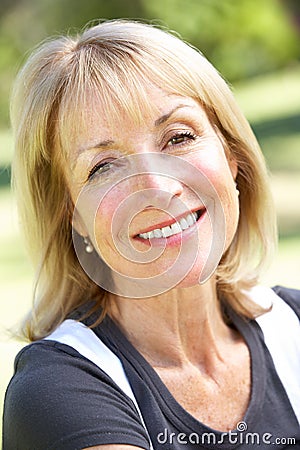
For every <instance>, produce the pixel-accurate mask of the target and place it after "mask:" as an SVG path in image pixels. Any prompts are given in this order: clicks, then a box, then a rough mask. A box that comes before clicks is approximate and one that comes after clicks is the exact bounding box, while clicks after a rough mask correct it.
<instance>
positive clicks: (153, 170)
mask: <svg viewBox="0 0 300 450" xmlns="http://www.w3.org/2000/svg"><path fill="white" fill-rule="evenodd" d="M170 172H171V170H168V167H166V165H165V164H164V163H163V161H162V160H159V159H158V158H157V157H152V156H151V155H147V156H145V155H143V158H142V160H140V161H139V167H138V175H137V177H136V180H135V181H136V190H138V191H139V193H140V195H141V196H142V197H143V199H144V202H145V204H147V206H153V207H160V208H167V207H168V206H169V205H170V202H171V200H172V199H173V198H174V197H176V198H180V196H181V195H182V193H183V190H184V186H183V184H182V182H181V181H180V180H179V179H178V178H176V177H174V176H172V175H171V174H170ZM140 198H141V197H140ZM144 202H143V203H144Z"/></svg>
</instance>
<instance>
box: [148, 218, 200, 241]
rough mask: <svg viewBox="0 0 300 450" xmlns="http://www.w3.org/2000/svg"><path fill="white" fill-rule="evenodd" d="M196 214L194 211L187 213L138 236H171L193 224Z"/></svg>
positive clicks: (151, 237) (195, 220) (150, 237)
mask: <svg viewBox="0 0 300 450" xmlns="http://www.w3.org/2000/svg"><path fill="white" fill-rule="evenodd" d="M197 218H198V215H197V213H196V212H193V213H190V214H188V215H187V216H186V217H183V218H182V219H180V221H179V222H174V223H172V225H171V226H168V227H163V228H156V229H155V230H153V231H149V232H148V233H141V234H139V237H141V238H142V239H153V238H162V237H164V238H167V237H169V236H173V235H174V234H178V233H181V231H183V230H186V229H187V228H189V227H191V226H192V225H194V223H196V222H197Z"/></svg>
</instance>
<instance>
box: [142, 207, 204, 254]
mask: <svg viewBox="0 0 300 450" xmlns="http://www.w3.org/2000/svg"><path fill="white" fill-rule="evenodd" d="M206 214H207V211H206V209H205V210H203V212H202V213H201V215H200V217H199V219H198V220H197V222H195V223H194V224H193V225H192V226H190V227H189V228H186V230H182V231H181V233H177V234H173V236H169V237H166V238H165V237H162V238H152V239H143V238H140V237H138V236H136V237H135V238H134V239H135V240H137V241H139V242H143V244H145V245H148V246H149V247H169V246H172V247H173V246H176V245H179V244H182V243H183V242H184V241H185V240H186V239H188V238H189V236H190V234H191V233H194V232H195V229H196V228H197V227H198V226H200V225H201V223H202V222H203V221H204V219H205V217H206Z"/></svg>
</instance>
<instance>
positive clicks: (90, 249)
mask: <svg viewBox="0 0 300 450" xmlns="http://www.w3.org/2000/svg"><path fill="white" fill-rule="evenodd" d="M83 242H84V243H85V251H86V252H87V253H92V252H93V250H94V247H93V246H92V243H91V241H90V240H89V238H88V237H85V238H83Z"/></svg>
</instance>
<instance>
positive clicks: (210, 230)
mask: <svg viewBox="0 0 300 450" xmlns="http://www.w3.org/2000/svg"><path fill="white" fill-rule="evenodd" d="M147 98H148V104H147V107H145V108H144V110H143V108H142V111H141V112H142V117H143V120H142V121H137V120H134V119H133V118H132V117H129V115H128V114H125V112H122V111H119V114H118V117H110V116H109V115H107V114H106V111H105V109H104V107H103V105H101V104H99V103H98V104H93V105H92V106H91V108H89V112H88V113H87V122H86V124H85V126H83V127H82V131H81V132H80V134H79V135H77V136H76V137H74V139H73V141H72V142H70V144H71V145H70V147H69V149H68V157H67V168H66V177H67V180H68V185H69V189H70V192H71V196H72V199H73V201H74V204H75V212H74V218H73V226H74V228H75V229H76V230H77V231H78V233H79V234H80V235H82V236H88V237H89V239H90V240H91V242H92V244H93V246H94V249H95V252H97V254H98V255H99V256H100V259H101V260H102V261H105V264H106V265H108V266H109V267H110V268H111V273H112V278H113V280H114V288H113V289H114V290H115V291H114V292H115V293H117V294H121V295H125V296H130V297H138V296H140V297H143V296H150V295H156V294H158V293H160V292H163V291H166V290H168V289H170V288H173V287H179V286H180V287H188V286H191V285H195V284H197V283H199V282H200V283H202V282H204V281H206V280H207V279H208V278H209V277H210V276H211V275H212V274H213V272H214V270H215V269H216V267H217V265H218V263H219V261H220V259H221V257H222V255H223V253H224V251H225V250H226V249H227V248H228V246H229V245H230V243H231V241H232V239H233V237H234V234H235V232H236V228H237V223H238V211H239V206H238V197H237V191H236V188H235V182H234V179H235V176H236V173H237V166H236V162H235V161H234V160H232V159H228V158H227V157H226V154H225V150H224V147H223V145H222V142H221V140H220V139H219V137H218V135H217V133H216V131H215V130H214V128H213V127H212V125H211V124H210V122H209V120H208V118H207V116H206V113H205V111H204V109H203V108H202V107H201V106H200V104H199V103H198V102H196V101H195V100H194V99H192V98H189V97H183V96H179V95H174V94H169V93H167V92H164V91H163V90H161V89H160V88H157V87H153V86H152V87H151V89H149V90H148V97H147ZM78 256H79V259H80V255H78ZM99 264H101V262H100V260H99ZM96 281H97V282H98V283H99V284H101V286H102V287H104V288H105V289H107V290H112V287H111V286H110V287H108V286H106V285H105V280H98V279H97V280H96Z"/></svg>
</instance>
